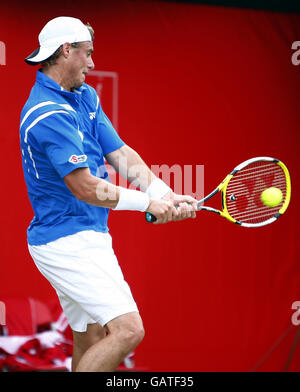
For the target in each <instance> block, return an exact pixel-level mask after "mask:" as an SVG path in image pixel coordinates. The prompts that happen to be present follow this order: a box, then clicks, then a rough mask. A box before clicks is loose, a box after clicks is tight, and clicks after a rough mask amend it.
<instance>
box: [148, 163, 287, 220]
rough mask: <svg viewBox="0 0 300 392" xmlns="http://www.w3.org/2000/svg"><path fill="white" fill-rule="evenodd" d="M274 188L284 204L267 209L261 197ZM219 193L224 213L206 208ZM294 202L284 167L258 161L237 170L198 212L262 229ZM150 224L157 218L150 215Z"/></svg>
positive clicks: (200, 205) (241, 165) (242, 164)
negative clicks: (217, 215)
mask: <svg viewBox="0 0 300 392" xmlns="http://www.w3.org/2000/svg"><path fill="white" fill-rule="evenodd" d="M273 187H275V188H278V189H280V191H281V193H282V200H281V201H280V202H279V203H278V205H276V206H268V205H265V204H264V203H263V202H262V200H261V194H262V192H263V191H265V190H266V189H269V188H273ZM219 192H220V193H221V201H222V209H221V210H217V209H215V208H212V207H206V206H204V205H203V204H204V203H205V202H206V201H207V200H209V199H211V198H212V197H213V196H215V195H216V194H217V193H219ZM290 199H291V179H290V175H289V171H288V169H287V167H286V166H285V165H284V163H282V162H281V161H280V160H278V159H275V158H270V157H257V158H252V159H248V160H247V161H245V162H243V163H241V164H240V165H238V166H236V167H235V168H234V169H233V170H232V172H231V173H230V174H228V175H227V177H225V179H224V180H223V181H222V182H221V183H220V185H218V186H217V188H216V189H214V190H213V191H212V192H211V193H210V194H209V195H207V196H206V197H204V199H202V200H199V201H198V202H197V211H202V210H204V211H210V212H214V213H216V214H219V215H221V216H222V217H224V218H226V219H228V220H229V221H230V222H233V223H236V224H238V225H240V226H244V227H260V226H265V225H268V224H270V223H273V222H275V221H276V220H277V219H278V218H279V217H280V216H281V215H282V214H284V212H285V211H286V209H287V208H288V205H289V202H290ZM146 221H147V222H149V223H152V222H155V221H156V217H155V216H154V215H152V214H151V213H149V212H147V213H146Z"/></svg>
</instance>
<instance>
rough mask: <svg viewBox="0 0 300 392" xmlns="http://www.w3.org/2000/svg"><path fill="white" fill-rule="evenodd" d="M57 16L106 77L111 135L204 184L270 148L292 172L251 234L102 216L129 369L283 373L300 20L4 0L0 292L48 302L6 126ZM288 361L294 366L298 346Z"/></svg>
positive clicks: (295, 291)
mask: <svg viewBox="0 0 300 392" xmlns="http://www.w3.org/2000/svg"><path fill="white" fill-rule="evenodd" d="M61 15H68V16H74V17H79V18H81V19H82V20H83V21H84V22H87V21H88V22H90V24H91V25H92V26H93V27H94V29H95V31H96V35H95V53H94V55H93V58H94V62H95V64H96V69H97V70H103V71H114V72H117V73H118V75H119V113H118V114H119V129H118V131H119V133H120V135H121V136H122V138H123V139H124V140H125V141H126V142H127V144H129V145H130V146H132V147H133V148H135V149H136V150H137V151H138V152H139V153H140V154H141V156H142V157H143V158H144V160H145V161H146V162H147V163H148V164H149V165H152V164H156V165H162V164H167V165H169V166H172V165H173V164H179V165H182V166H183V165H197V164H198V165H205V166H204V167H205V170H204V171H205V193H207V192H209V191H210V190H212V188H214V187H215V186H216V184H217V183H218V182H219V181H220V180H221V179H222V178H223V177H224V176H225V174H227V172H228V171H229V170H231V169H232V168H233V167H234V166H235V165H237V164H238V163H240V162H242V161H243V160H245V159H248V158H250V157H253V156H259V155H269V156H275V157H278V158H280V159H281V160H282V161H283V162H285V163H286V165H287V166H288V167H289V169H290V172H291V176H292V190H293V191H292V201H291V205H290V207H289V209H288V211H287V213H286V215H285V216H283V217H282V218H281V219H280V220H279V221H278V222H276V223H275V224H274V225H270V226H268V227H264V228H260V229H257V230H251V229H243V228H240V227H237V226H235V225H232V224H230V223H229V222H227V221H225V220H222V219H220V218H219V217H217V216H214V215H213V216H211V215H210V214H207V215H205V213H203V214H199V216H198V218H197V219H196V220H193V221H185V222H180V223H172V224H168V225H161V226H153V225H147V224H146V223H145V221H144V216H143V214H140V213H127V212H118V213H116V212H114V213H111V217H110V222H109V223H110V229H111V233H112V235H113V238H114V247H115V250H116V253H117V255H118V257H119V261H120V264H121V266H122V268H123V271H124V274H125V277H126V279H127V281H128V282H129V283H130V285H131V287H132V291H133V293H134V296H135V298H136V300H137V303H138V305H139V307H140V311H141V315H142V317H143V319H144V324H145V328H146V337H145V340H144V342H143V343H142V344H141V346H140V347H139V348H138V349H137V351H136V362H137V365H139V366H144V367H146V368H147V369H149V370H154V371H155V370H167V371H168V370H169V371H218V370H221V371H249V370H271V371H279V370H284V368H285V364H286V361H287V356H288V354H289V352H290V349H291V345H292V342H293V339H294V336H295V332H296V329H297V328H296V326H293V325H292V323H291V316H292V314H293V312H294V310H292V309H291V306H292V303H293V302H294V301H297V300H300V289H299V272H300V268H299V259H298V257H297V254H298V248H297V237H296V236H297V231H296V227H297V226H296V222H297V219H298V218H299V214H298V209H297V208H296V200H297V197H298V192H299V182H298V178H297V173H299V163H298V143H299V135H298V121H297V115H298V113H299V103H300V100H299V82H300V77H299V72H300V66H298V67H297V66H295V65H293V64H292V62H291V56H292V54H293V51H292V49H291V45H292V43H293V42H294V41H297V40H300V23H299V22H300V14H289V13H286V14H284V13H275V12H266V11H254V10H245V9H244V10H240V9H237V8H223V7H212V6H201V5H189V4H180V3H171V2H160V1H133V0H131V1H130V0H124V1H113V2H111V1H101V2H100V1H98V2H96V1H94V2H88V3H86V4H85V5H84V6H83V5H82V2H74V1H72V2H71V1H65V2H58V1H52V2H51V7H49V5H46V3H44V4H43V3H41V2H34V1H27V2H26V3H24V2H23V3H21V2H20V3H18V2H17V1H10V2H9V3H7V4H1V14H0V40H1V41H3V42H4V43H5V44H6V51H7V58H6V65H5V66H0V77H1V92H2V93H1V96H0V115H1V125H0V127H1V135H2V137H1V147H2V148H1V151H2V154H1V156H2V173H1V185H2V186H1V196H0V197H1V206H2V214H1V237H0V238H1V249H0V252H1V269H0V299H1V295H2V296H32V297H35V298H39V299H42V300H46V299H48V298H51V297H54V296H55V294H54V291H53V290H52V289H51V287H50V286H49V284H48V283H47V282H46V281H45V280H44V278H42V277H41V276H40V274H39V272H38V271H37V270H36V269H35V267H34V264H33V262H32V261H31V259H30V256H29V254H28V251H27V245H26V228H27V226H28V224H29V222H30V220H31V219H32V210H31V207H30V205H29V201H28V198H27V194H26V188H25V184H24V181H23V177H22V168H21V159H20V152H19V134H18V125H19V114H20V111H21V108H22V106H23V104H24V102H25V101H26V99H27V96H28V94H29V90H30V88H31V86H32V85H33V83H34V79H35V71H36V68H33V67H29V66H27V65H26V64H25V63H24V61H23V58H24V57H25V56H26V55H27V54H28V53H30V52H31V51H33V50H34V49H35V48H36V47H37V35H38V33H39V31H40V30H41V28H42V27H43V25H44V24H45V23H46V22H47V21H48V20H49V19H51V18H53V17H56V16H61ZM104 109H105V108H104ZM281 338H282V339H281ZM276 343H278V345H276ZM274 345H275V346H276V347H275V349H274V351H272V353H271V354H270V355H269V356H268V358H267V359H266V360H265V361H264V362H263V364H262V365H261V366H260V361H261V360H262V359H263V358H264V356H265V355H266V354H267V353H268V351H269V350H270V349H271V348H272V347H273V346H274ZM289 370H298V371H299V370H300V347H298V348H297V349H296V351H295V355H294V357H293V359H292V362H291V365H290V368H289Z"/></svg>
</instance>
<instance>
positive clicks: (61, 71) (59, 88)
mask: <svg viewBox="0 0 300 392" xmlns="http://www.w3.org/2000/svg"><path fill="white" fill-rule="evenodd" d="M93 37H94V31H93V29H92V27H91V26H90V25H85V24H83V23H82V22H81V21H80V20H79V19H75V18H71V17H58V18H55V19H52V20H50V21H49V22H48V23H47V24H46V25H45V26H44V28H43V29H42V30H41V32H40V34H39V43H40V47H39V48H38V49H37V50H36V51H34V52H33V53H32V54H31V55H29V56H28V57H27V58H26V59H25V61H26V63H28V64H30V65H38V64H39V65H40V68H39V70H38V71H37V77H36V83H35V84H34V86H33V88H32V90H31V92H30V95H29V98H28V100H27V102H26V104H25V106H24V108H23V110H22V113H21V125H20V141H21V151H22V161H23V169H24V176H25V181H26V184H27V189H28V195H29V198H30V202H31V204H32V208H33V210H34V218H33V220H32V221H31V223H30V226H29V228H28V231H27V238H28V247H29V252H30V254H31V256H32V258H33V260H34V262H35V264H36V266H37V268H38V269H39V270H40V272H41V273H42V274H43V275H44V276H45V277H46V279H48V281H49V282H50V283H51V285H52V286H53V287H54V289H55V290H56V292H57V295H58V297H59V300H60V303H61V305H62V308H63V310H64V313H65V315H66V317H67V318H68V321H69V323H70V326H71V328H72V330H73V336H74V346H73V361H72V370H73V371H113V370H115V369H116V368H117V366H118V365H119V364H120V362H122V360H123V359H124V358H125V357H126V356H127V355H128V354H129V353H130V352H131V351H132V350H133V349H134V348H135V347H136V346H137V345H138V344H139V343H140V342H141V340H142V339H143V337H144V328H143V323H142V320H141V317H140V315H139V312H138V308H137V305H136V303H135V301H134V299H133V297H132V294H131V291H130V288H129V286H128V284H127V283H126V281H125V280H124V277H123V274H122V271H121V269H120V267H119V264H118V261H117V258H116V256H115V254H114V251H113V248H112V239H111V236H110V234H109V233H108V227H107V218H108V214H109V210H110V209H113V210H116V211H118V210H131V211H140V212H143V213H144V212H145V211H147V212H151V213H152V214H153V215H155V216H156V217H157V222H156V223H167V222H170V221H172V220H173V221H174V220H177V221H178V220H182V219H186V218H190V217H195V212H193V211H192V209H193V208H192V207H191V205H193V203H195V202H196V201H195V199H193V198H192V197H190V196H184V195H177V194H174V193H173V192H172V190H171V189H170V188H169V186H167V184H165V183H164V182H163V181H161V180H160V179H158V178H157V177H156V176H155V175H154V174H153V173H152V172H151V170H150V169H149V168H148V167H147V165H146V164H145V163H144V161H143V160H142V159H141V157H140V156H139V154H138V153H137V152H135V151H134V150H133V149H132V148H130V147H129V146H127V145H126V144H125V143H124V142H123V141H122V140H121V139H120V137H119V136H118V134H117V132H116V131H115V129H114V128H113V126H112V124H111V122H110V121H109V119H108V118H107V116H106V115H105V113H104V112H103V110H102V107H101V104H100V101H99V98H98V96H97V94H96V92H95V90H94V89H93V88H92V87H90V86H89V85H87V84H85V78H86V75H87V73H88V72H89V71H90V70H92V69H93V68H94V63H93V60H92V53H93ZM104 158H106V160H107V162H108V163H109V164H111V165H112V166H113V167H114V168H115V169H116V170H117V171H118V172H120V174H121V175H123V176H124V177H125V178H127V179H128V180H129V181H130V182H134V184H135V185H137V187H139V188H140V190H133V189H127V188H123V187H118V186H116V185H114V184H112V183H111V182H110V181H109V177H108V173H107V171H106V169H105V161H104ZM124 162H126V164H124ZM175 205H176V206H178V208H175V207H174V206H175ZM194 207H195V205H194ZM126 224H127V223H126Z"/></svg>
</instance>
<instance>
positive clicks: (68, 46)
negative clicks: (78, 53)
mask: <svg viewBox="0 0 300 392" xmlns="http://www.w3.org/2000/svg"><path fill="white" fill-rule="evenodd" d="M71 48H72V45H71V44H70V43H69V42H66V43H65V44H63V45H62V48H61V52H62V55H63V56H64V58H65V59H67V58H68V57H69V56H70V53H71Z"/></svg>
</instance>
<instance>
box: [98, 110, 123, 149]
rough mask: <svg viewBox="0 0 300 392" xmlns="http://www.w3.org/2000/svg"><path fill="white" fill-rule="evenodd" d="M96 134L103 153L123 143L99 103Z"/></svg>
mask: <svg viewBox="0 0 300 392" xmlns="http://www.w3.org/2000/svg"><path fill="white" fill-rule="evenodd" d="M97 135H98V138H99V143H100V144H101V147H102V150H103V153H104V155H106V154H109V153H110V152H112V151H115V150H118V149H119V148H121V147H122V146H124V144H125V143H124V142H123V140H122V139H121V138H120V136H119V135H118V133H117V131H116V130H115V128H114V127H113V125H112V123H111V122H110V120H109V119H108V117H107V116H106V114H105V113H104V111H103V109H102V107H101V105H100V103H99V104H98V108H97Z"/></svg>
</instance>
